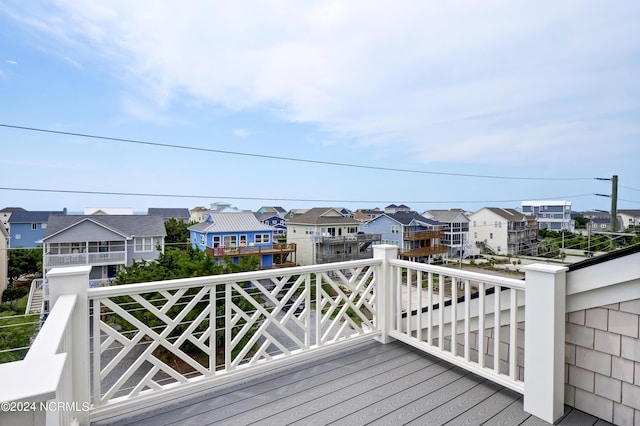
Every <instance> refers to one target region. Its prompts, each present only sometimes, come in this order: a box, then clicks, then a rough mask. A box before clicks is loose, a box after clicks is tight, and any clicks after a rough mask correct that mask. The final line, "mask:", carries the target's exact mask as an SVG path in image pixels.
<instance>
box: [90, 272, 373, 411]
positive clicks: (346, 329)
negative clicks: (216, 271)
mask: <svg viewBox="0 0 640 426" xmlns="http://www.w3.org/2000/svg"><path fill="white" fill-rule="evenodd" d="M379 263H380V262H378V261H376V260H373V261H356V262H348V263H347V262H344V263H341V264H335V265H339V266H333V265H331V264H328V265H319V266H316V267H315V268H311V267H298V268H288V269H282V270H274V271H260V272H249V273H240V274H229V275H224V276H222V275H221V276H214V277H206V278H197V279H196V278H194V279H187V280H175V281H165V282H159V283H153V285H151V284H131V285H123V286H114V287H105V288H99V289H92V290H90V293H89V295H90V300H92V303H93V308H92V312H93V315H92V320H93V326H92V335H93V336H99V338H97V339H93V349H92V351H93V354H92V366H93V377H92V382H93V384H92V389H93V401H94V405H96V406H100V405H105V404H108V403H110V402H112V401H113V402H115V401H120V400H127V399H132V398H136V397H138V396H142V395H143V394H148V393H150V392H161V391H163V390H165V389H167V387H171V386H176V385H179V384H186V383H191V382H193V381H194V380H202V379H204V378H207V377H214V376H217V375H220V374H228V373H230V372H233V371H234V370H236V369H239V368H242V369H245V368H251V367H253V366H257V365H259V364H264V363H268V362H273V361H275V360H278V359H282V358H286V357H289V356H292V355H296V354H299V353H303V352H305V351H309V350H313V349H314V348H317V347H319V346H323V345H327V344H333V343H336V342H338V341H341V340H345V339H347V338H349V337H353V336H360V335H364V334H366V333H371V332H374V331H375V330H376V326H375V324H376V319H375V315H376V297H377V296H376V274H375V271H376V270H377V267H378V266H377V265H378V264H379ZM351 264H353V265H354V266H349V265H351ZM345 265H347V266H345Z"/></svg>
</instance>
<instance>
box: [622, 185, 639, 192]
mask: <svg viewBox="0 0 640 426" xmlns="http://www.w3.org/2000/svg"><path fill="white" fill-rule="evenodd" d="M619 186H620V188H624V189H630V190H631V191H638V192H640V189H638V188H631V187H629V186H624V185H619Z"/></svg>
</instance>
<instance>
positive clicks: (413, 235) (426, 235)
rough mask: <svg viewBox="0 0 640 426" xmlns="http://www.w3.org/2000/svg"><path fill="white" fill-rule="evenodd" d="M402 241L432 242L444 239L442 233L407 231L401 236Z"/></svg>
mask: <svg viewBox="0 0 640 426" xmlns="http://www.w3.org/2000/svg"><path fill="white" fill-rule="evenodd" d="M402 239H403V240H404V241H421V240H433V239H440V240H442V239H444V231H441V230H431V231H409V232H404V233H403V234H402Z"/></svg>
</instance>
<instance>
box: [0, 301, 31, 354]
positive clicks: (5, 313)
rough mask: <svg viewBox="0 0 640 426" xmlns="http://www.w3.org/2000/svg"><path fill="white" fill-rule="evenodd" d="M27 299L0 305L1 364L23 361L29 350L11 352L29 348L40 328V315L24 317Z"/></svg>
mask: <svg viewBox="0 0 640 426" xmlns="http://www.w3.org/2000/svg"><path fill="white" fill-rule="evenodd" d="M27 298H28V296H25V297H23V298H20V299H18V300H16V301H13V302H8V303H3V304H1V305H0V364H1V363H4V362H12V361H19V360H21V359H23V358H24V356H25V355H26V353H27V350H28V349H20V350H16V351H10V350H11V349H16V348H27V347H28V346H29V345H30V344H31V338H32V336H33V335H34V334H35V332H36V329H37V328H38V323H39V321H40V319H39V316H38V315H27V316H25V315H24V311H25V307H26V305H27Z"/></svg>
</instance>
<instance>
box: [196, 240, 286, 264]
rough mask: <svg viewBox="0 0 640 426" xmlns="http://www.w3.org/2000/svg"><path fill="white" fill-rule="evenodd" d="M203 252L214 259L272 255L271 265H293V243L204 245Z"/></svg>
mask: <svg viewBox="0 0 640 426" xmlns="http://www.w3.org/2000/svg"><path fill="white" fill-rule="evenodd" d="M205 253H207V254H208V255H209V256H211V257H214V258H216V259H220V258H223V257H225V256H230V257H244V256H263V255H269V254H271V255H273V267H289V266H295V263H296V262H295V254H296V244H295V243H289V244H285V243H276V244H266V245H259V246H239V247H222V246H219V247H216V248H213V247H206V249H205Z"/></svg>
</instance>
